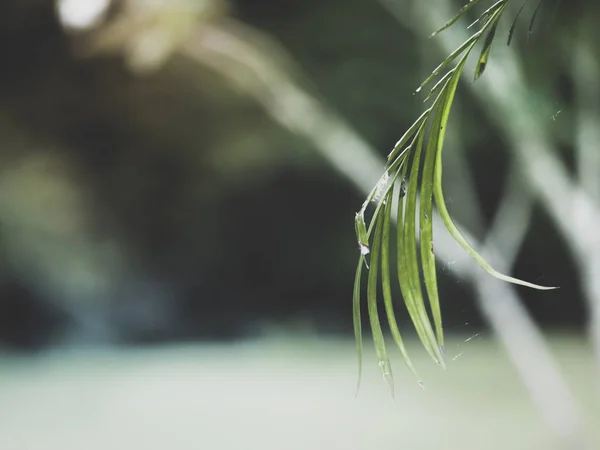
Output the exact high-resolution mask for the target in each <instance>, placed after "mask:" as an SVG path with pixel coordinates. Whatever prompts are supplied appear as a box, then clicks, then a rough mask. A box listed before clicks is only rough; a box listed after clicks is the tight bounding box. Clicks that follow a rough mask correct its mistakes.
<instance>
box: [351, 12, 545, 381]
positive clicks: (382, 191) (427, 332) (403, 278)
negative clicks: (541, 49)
mask: <svg viewBox="0 0 600 450" xmlns="http://www.w3.org/2000/svg"><path fill="white" fill-rule="evenodd" d="M510 1H511V0H499V1H497V2H496V3H494V4H493V5H492V6H490V7H489V8H488V9H487V10H485V11H484V12H483V13H482V14H481V15H480V16H479V18H478V19H477V20H476V21H475V22H474V23H473V24H472V25H476V24H479V25H480V28H479V30H478V31H476V32H475V33H474V34H473V35H472V36H471V37H470V38H469V39H467V40H466V41H465V42H464V43H463V44H461V45H460V46H459V47H458V48H457V49H456V50H455V51H454V52H452V53H451V54H450V55H449V56H448V57H447V58H446V59H445V60H444V61H443V62H442V63H441V64H440V65H438V66H437V67H436V68H435V69H434V70H433V72H432V73H431V74H430V75H429V76H428V77H427V78H426V79H425V81H424V82H423V83H422V84H421V85H420V86H419V88H418V89H417V92H418V91H420V90H421V89H422V88H423V87H425V86H426V85H427V84H428V83H429V82H431V81H432V80H433V79H434V78H435V77H436V76H438V75H440V74H441V73H442V72H443V71H444V69H446V68H448V67H449V66H451V64H452V63H454V62H455V61H457V60H458V62H457V63H456V64H455V66H454V67H452V68H450V69H448V70H447V71H446V73H445V74H443V75H442V76H441V77H440V79H439V80H438V81H437V83H436V84H435V85H434V86H433V87H432V88H431V89H430V91H429V93H428V95H427V96H426V99H425V101H428V100H429V99H430V98H432V97H434V96H435V100H434V101H433V103H432V105H431V106H430V107H429V108H427V109H426V110H425V112H423V114H421V116H419V118H418V119H417V120H416V121H415V122H414V123H413V125H411V127H410V128H409V129H408V130H407V131H406V133H404V135H403V136H402V137H401V138H400V140H399V141H398V142H397V143H396V145H395V146H394V148H393V149H392V151H391V152H390V154H389V155H388V163H387V164H388V166H387V169H386V172H385V173H384V174H383V176H382V177H381V179H380V180H379V182H378V183H377V185H376V186H375V187H374V188H373V190H372V191H371V193H370V194H369V195H368V196H367V198H366V200H365V202H364V203H363V205H362V207H361V209H360V211H359V212H358V213H357V214H356V219H355V227H356V235H357V240H358V244H359V247H360V257H359V261H358V266H357V269H356V278H355V282H354V297H353V310H354V311H353V319H354V333H355V337H356V345H357V353H358V359H359V385H360V374H361V367H362V348H363V347H362V346H363V344H362V324H361V315H360V307H361V280H362V270H363V266H364V267H366V268H367V269H368V271H369V274H368V280H367V310H368V315H369V323H370V327H371V332H372V336H373V342H374V345H375V352H376V355H377V358H378V361H379V367H380V370H381V373H382V375H383V377H384V379H385V380H386V382H387V383H388V384H389V386H390V388H391V389H392V392H393V378H392V369H391V364H390V359H389V355H388V352H387V349H386V345H385V335H384V332H383V329H382V327H381V322H380V318H379V308H378V286H379V279H381V285H382V294H383V302H384V307H385V313H386V316H387V322H388V325H389V328H390V331H391V334H392V337H393V340H394V342H395V344H396V346H397V347H398V349H399V350H400V353H401V355H402V358H403V359H404V361H405V362H406V364H407V366H408V368H409V370H410V371H411V372H412V373H413V374H414V375H415V376H416V377H417V378H418V375H417V372H416V370H415V368H414V366H413V365H412V362H411V360H410V358H409V355H408V353H407V350H406V347H405V345H404V341H403V339H402V336H401V334H400V330H399V328H398V324H397V322H396V313H395V308H394V302H393V298H392V290H391V280H390V248H391V247H392V242H391V236H392V233H391V227H392V212H393V206H392V205H393V204H396V212H397V217H396V220H397V225H396V227H397V232H396V248H395V250H396V259H397V278H398V283H399V285H400V292H401V294H402V297H403V300H404V304H405V306H406V310H407V312H408V315H409V317H410V319H411V321H412V324H413V326H414V328H415V331H416V333H417V335H418V336H419V339H420V340H421V343H422V344H423V346H424V347H425V350H426V351H427V352H428V353H429V354H430V356H431V357H432V359H433V360H434V361H436V362H437V363H438V364H440V365H442V366H443V365H444V360H443V350H444V335H443V326H442V312H441V308H440V301H439V293H438V285H437V273H436V265H435V264H436V262H435V255H434V248H433V224H432V219H433V214H434V202H435V206H436V209H437V211H438V214H439V215H440V217H441V219H442V222H443V223H444V225H445V227H446V229H447V230H448V231H449V232H450V234H451V235H452V237H453V238H454V239H455V240H456V241H457V242H458V243H459V244H460V245H461V246H462V247H463V249H464V250H465V251H466V252H467V253H468V254H469V255H471V256H472V257H473V258H474V259H475V261H476V262H477V263H478V264H479V265H480V266H481V267H482V268H483V269H484V270H486V271H487V272H488V273H489V274H491V275H492V276H494V277H496V278H499V279H501V280H504V281H507V282H510V283H515V284H520V285H522V286H527V287H531V288H535V289H554V288H551V287H545V286H540V285H536V284H533V283H529V282H526V281H522V280H519V279H516V278H513V277H510V276H508V275H504V274H501V273H499V272H497V271H496V270H495V269H494V268H492V267H491V266H490V265H489V264H488V263H487V261H485V259H484V258H483V257H481V255H479V253H477V251H476V250H475V249H474V248H473V247H472V246H471V245H470V244H469V243H468V242H467V240H466V239H465V238H464V236H463V235H462V233H461V232H460V231H459V230H458V228H457V227H456V225H455V224H454V222H453V221H452V219H451V217H450V214H449V213H448V210H447V208H446V204H445V201H444V195H443V191H442V150H443V146H444V138H445V133H446V128H447V126H448V119H449V116H450V110H451V108H452V104H453V102H454V97H455V94H456V90H457V88H458V82H459V79H460V77H461V75H462V72H463V70H464V67H465V63H466V61H467V59H468V57H469V55H470V54H471V51H472V50H473V48H474V47H475V46H476V45H477V44H478V43H479V42H480V40H481V39H482V37H483V36H485V39H483V45H482V49H481V52H480V55H479V59H478V60H477V65H476V68H475V79H477V78H479V77H480V76H481V75H482V73H483V72H484V70H485V68H486V66H487V63H488V59H489V55H490V51H491V47H492V43H493V42H494V38H495V36H496V30H497V27H498V23H499V21H500V18H501V17H502V14H503V13H504V12H505V10H506V7H507V5H508V4H509V3H510ZM524 1H525V2H526V1H527V0H524ZM477 3H479V0H472V1H471V2H470V3H468V4H467V5H466V6H464V7H463V8H462V9H461V10H460V11H459V13H458V14H457V15H456V16H454V17H453V18H452V19H450V20H449V21H448V22H447V23H446V24H445V25H444V26H443V27H442V28H440V29H439V30H438V31H436V32H435V33H434V35H435V34H437V33H439V32H441V31H443V30H445V29H446V28H448V27H450V26H451V25H453V24H454V23H456V22H457V21H458V20H459V19H460V18H461V17H463V16H464V15H465V14H466V13H467V12H468V11H469V10H470V9H471V8H473V7H474V6H475V5H476V4H477ZM540 3H541V2H540ZM538 6H539V5H538ZM521 9H522V8H521ZM521 9H520V10H519V11H518V13H517V17H518V15H519V14H520V12H521ZM538 9H539V8H536V10H535V12H534V17H533V18H532V22H531V23H533V20H534V19H535V15H536V14H537V11H538ZM517 17H516V18H517ZM516 18H515V22H516ZM513 31H514V23H513V25H512V26H511V31H510V32H509V40H510V38H511V37H512V33H513ZM373 202H374V203H375V209H374V211H373V214H372V215H371V218H370V220H369V221H366V220H365V214H366V212H367V209H368V208H369V206H370V205H371V204H372V203H373ZM417 224H418V227H417ZM417 231H418V232H417ZM417 249H418V250H417ZM367 257H369V258H370V262H371V266H370V267H369V266H368V265H367V264H366V262H367V260H366V258H367ZM380 272H381V276H380V275H379V273H380ZM423 284H424V286H425V289H423V288H422V285H423ZM424 291H425V293H426V296H427V300H428V301H427V302H426V301H425V300H426V299H425V295H424Z"/></svg>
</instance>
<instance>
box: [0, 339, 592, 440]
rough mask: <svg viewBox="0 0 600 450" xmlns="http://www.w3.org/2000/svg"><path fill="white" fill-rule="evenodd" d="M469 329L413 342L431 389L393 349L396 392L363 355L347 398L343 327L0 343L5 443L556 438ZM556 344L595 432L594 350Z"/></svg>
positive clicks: (495, 354)
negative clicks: (22, 346)
mask: <svg viewBox="0 0 600 450" xmlns="http://www.w3.org/2000/svg"><path fill="white" fill-rule="evenodd" d="M466 337H468V336H466ZM464 339H465V338H462V339H460V340H459V339H455V340H450V342H449V343H448V345H447V347H446V348H447V349H448V350H447V355H448V370H447V371H443V370H442V369H439V368H438V367H436V366H435V365H434V364H433V363H432V362H430V361H429V360H428V359H427V357H426V355H425V353H424V351H423V350H421V349H420V348H419V347H418V346H416V345H413V346H411V347H412V354H413V355H414V357H415V360H416V363H417V365H418V369H419V370H420V372H421V375H422V376H423V378H424V380H425V383H426V390H425V391H423V390H421V389H420V388H419V387H418V385H417V384H416V383H415V382H414V379H413V378H412V377H411V376H410V374H409V373H408V371H407V370H406V369H405V368H404V365H403V364H402V363H401V362H400V361H396V364H395V365H394V368H395V378H396V400H395V401H392V400H391V398H390V396H389V392H388V390H387V387H386V385H385V384H384V382H383V380H382V379H381V378H380V376H379V374H378V372H377V367H376V363H375V361H374V360H373V359H372V358H371V357H370V356H371V355H368V358H367V360H366V362H365V380H364V383H363V385H362V388H361V392H360V395H359V397H358V398H357V399H355V398H354V390H355V383H356V355H355V352H354V343H353V341H351V340H348V341H334V340H326V339H321V340H318V339H316V338H297V337H284V338H281V339H279V340H276V339H274V338H273V339H266V340H262V341H253V342H244V343H239V344H229V345H197V346H175V347H163V348H160V349H145V350H118V351H114V350H113V351H98V350H95V351H84V350H79V351H78V352H73V351H71V352H59V351H55V352H52V353H46V354H44V355H41V356H36V357H34V358H22V357H21V358H17V357H14V356H7V355H4V356H2V355H0V449H1V450H113V449H114V450H120V449H124V450H125V449H126V450H137V449H143V450H159V449H160V450H185V449H202V450H209V449H210V450H221V449H223V450H230V449H248V450H251V449H261V450H263V449H264V450H271V449H273V450H274V449H278V450H279V449H298V450H300V449H302V450H306V449H344V450H371V449H377V450H387V449H408V450H420V449H423V450H425V449H436V450H438V449H458V450H471V449H472V450H475V449H477V450H481V449H486V450H495V449H503V450H504V449H509V450H521V449H523V450H538V449H539V450H542V449H543V450H546V449H553V448H556V445H554V443H553V442H552V435H551V434H550V433H548V429H547V428H546V426H545V424H544V423H543V422H542V419H541V418H540V416H539V415H538V414H537V412H536V410H535V409H534V407H533V406H532V405H531V404H530V403H529V401H528V397H527V395H526V391H525V389H524V388H523V386H522V385H521V384H520V383H519V380H518V377H517V376H516V373H515V371H514V370H513V369H512V367H511V366H510V364H509V363H508V361H507V360H506V357H505V355H504V354H503V352H502V351H501V349H500V348H499V347H498V345H497V344H496V343H494V342H492V341H491V340H490V339H473V340H470V341H469V342H466V343H465V342H463V341H464ZM457 344H460V345H458V346H457ZM553 347H554V348H555V350H556V354H557V356H558V358H559V360H560V362H561V364H562V365H563V368H564V370H565V373H566V376H567V378H568V379H569V381H570V382H571V384H572V386H573V387H574V390H575V392H576V395H577V397H578V400H579V401H580V402H581V405H582V406H583V408H584V409H585V410H586V413H587V417H586V420H587V425H588V426H589V428H590V430H592V432H594V433H596V436H595V438H596V439H598V442H599V443H600V439H599V438H600V436H599V431H600V403H598V397H597V396H595V395H594V389H597V387H598V386H597V385H596V386H594V384H593V383H594V376H593V364H592V361H591V357H590V355H591V352H590V351H589V350H588V349H587V348H586V347H585V345H583V344H582V342H581V341H577V340H574V339H568V338H564V337H562V338H555V339H554V340H553ZM461 352H463V354H462V356H460V357H459V358H457V359H455V360H454V361H451V359H452V357H453V356H455V355H457V354H459V353H461ZM596 430H598V431H596ZM598 448H600V445H598Z"/></svg>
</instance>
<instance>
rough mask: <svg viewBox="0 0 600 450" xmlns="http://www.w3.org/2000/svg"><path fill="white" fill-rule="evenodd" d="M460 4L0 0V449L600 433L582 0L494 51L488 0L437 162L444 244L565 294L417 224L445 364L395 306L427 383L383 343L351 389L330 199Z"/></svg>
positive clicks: (345, 278)
mask: <svg viewBox="0 0 600 450" xmlns="http://www.w3.org/2000/svg"><path fill="white" fill-rule="evenodd" d="M462 3H464V2H462V1H452V2H447V1H443V0H428V1H427V2H423V1H412V0H411V1H398V0H379V1H372V0H370V1H367V0H346V1H342V0H321V1H312V0H305V1H298V0H289V1H286V2H275V1H269V0H255V1H244V0H231V1H228V2H227V1H225V0H4V1H3V2H2V3H1V4H0V54H1V55H2V71H0V98H1V99H2V101H1V102H0V404H1V405H2V407H1V408H0V448H2V449H6V450H22V449H27V450H29V449H38V448H45V449H55V448H56V449H59V448H60V449H65V450H70V449H76V448H87V449H121V448H138V447H139V448H142V447H143V448H146V449H154V448H156V449H158V448H165V447H167V446H168V447H172V448H190V449H197V448H211V449H254V448H261V449H262V448H265V449H269V448H273V449H274V448H291V449H308V448H314V449H320V448H347V449H371V448H375V447H377V448H380V449H387V448H390V449H391V448H398V446H402V447H403V448H407V449H433V448H449V449H480V448H486V449H496V448H497V449H501V448H502V449H506V448H508V449H549V448H557V449H562V448H565V449H571V448H590V449H592V448H598V447H600V435H599V432H598V427H597V424H598V423H600V383H599V382H598V380H599V379H600V231H599V230H598V226H599V225H598V224H599V223H600V152H599V151H598V143H599V142H600V81H599V80H600V47H599V46H598V44H597V42H600V36H599V32H598V30H597V27H596V24H595V17H598V16H597V14H598V12H599V6H598V4H597V3H596V2H591V1H585V0H578V1H571V2H560V1H558V0H547V1H544V2H542V6H541V9H540V10H539V12H538V13H535V9H536V7H537V2H531V4H527V5H526V7H525V9H524V10H523V12H522V13H521V15H520V21H519V24H518V25H517V28H516V31H515V33H514V37H513V39H512V43H511V46H510V47H507V46H506V45H505V44H506V38H507V37H508V30H509V28H510V26H511V20H512V18H513V17H514V16H515V14H517V12H518V10H519V8H520V6H521V2H518V1H513V2H512V3H511V5H510V6H509V9H508V11H507V13H506V17H505V19H504V21H503V22H502V26H501V28H500V29H499V31H498V34H497V42H496V44H495V46H494V48H493V50H492V56H491V62H490V64H489V66H488V68H487V69H486V72H485V74H484V75H483V77H482V78H481V79H480V80H478V81H477V82H476V83H473V82H472V73H473V72H472V68H473V64H471V65H468V66H467V72H466V73H465V74H464V77H463V78H464V83H462V84H461V85H460V88H459V91H458V94H457V98H456V102H455V105H454V107H453V110H452V118H451V127H450V129H449V130H448V135H447V143H446V149H445V153H444V158H445V166H444V168H445V172H444V176H445V181H444V183H445V184H444V186H445V193H446V198H447V202H448V208H449V210H450V212H451V214H452V215H453V217H454V218H455V219H456V221H457V223H458V224H459V225H460V227H461V229H463V230H465V232H466V233H467V234H468V235H469V239H470V240H471V241H472V242H473V243H474V244H476V247H477V248H479V249H482V251H483V253H484V255H485V256H487V257H488V258H490V260H491V262H493V263H494V264H495V265H496V266H497V267H498V268H499V269H502V270H503V271H505V272H508V273H510V274H511V275H514V276H516V277H519V278H523V279H525V280H528V281H531V282H534V283H539V284H546V285H552V286H560V289H558V290H554V291H544V292H540V291H533V290H528V289H524V288H513V287H511V286H507V285H505V284H502V283H497V282H496V281H495V280H493V279H491V278H490V277H489V276H488V275H486V274H485V273H484V272H483V271H482V270H480V269H478V268H476V267H474V266H473V264H472V263H471V261H470V260H469V258H468V257H467V256H466V255H465V254H464V252H463V251H462V250H461V249H460V248H459V247H458V246H457V245H456V244H455V243H454V242H453V241H452V239H451V238H450V237H449V236H448V235H447V233H446V232H445V230H444V229H443V226H441V225H439V224H438V226H437V228H436V230H437V231H436V234H437V235H436V251H437V256H438V272H439V285H440V295H441V301H442V309H443V314H444V320H445V331H446V333H447V335H448V339H449V342H448V344H447V346H446V354H447V366H448V367H447V370H445V371H444V370H442V369H440V368H439V367H435V366H434V364H433V363H432V362H431V361H429V360H428V359H427V356H426V354H425V352H424V351H423V350H422V349H421V348H420V347H419V343H418V342H416V341H415V340H414V334H413V333H412V330H411V324H410V321H409V320H408V319H407V317H405V316H406V314H404V312H403V310H402V307H401V306H399V312H398V320H399V323H400V324H401V325H403V327H402V330H404V335H405V336H406V338H407V339H408V341H409V350H410V351H411V354H412V355H413V357H414V359H415V363H416V365H417V369H418V370H419V372H420V375H421V376H422V378H423V380H424V383H425V386H426V390H422V389H421V388H420V387H419V385H418V384H417V383H416V382H415V380H414V378H413V377H411V375H410V373H409V372H408V370H406V369H405V367H404V365H403V363H402V361H401V359H400V357H399V355H398V357H397V358H396V364H395V366H394V368H395V379H396V396H395V398H396V400H395V401H392V400H391V398H390V395H389V392H388V390H387V388H386V386H385V383H384V382H383V380H381V378H380V376H379V375H378V367H377V365H376V359H375V358H374V357H373V356H372V354H371V353H370V344H369V343H367V344H366V347H367V348H368V351H367V354H366V355H365V363H364V372H365V375H364V380H363V382H362V387H361V390H360V393H359V396H358V398H357V399H355V398H354V393H355V388H356V377H357V368H356V354H355V350H354V348H355V347H354V338H353V335H352V311H351V296H352V286H353V277H354V271H355V268H356V262H357V258H358V254H359V252H358V246H357V243H356V239H355V236H354V226H353V219H354V214H355V212H356V211H357V210H358V209H359V208H360V205H361V204H362V201H363V199H364V198H365V196H366V194H367V193H368V191H369V190H370V189H371V188H372V187H373V186H374V185H375V183H376V181H377V179H378V178H379V176H380V175H381V174H382V173H383V170H384V162H385V157H386V155H387V154H388V153H389V151H390V150H391V149H392V148H393V146H394V144H395V142H396V141H397V140H398V139H399V138H400V136H401V135H402V134H403V133H404V131H405V130H406V129H407V128H408V127H409V126H410V125H411V124H412V123H413V121H414V120H415V119H416V118H417V117H418V116H419V115H420V113H421V112H422V111H423V103H422V101H423V99H424V96H422V95H413V93H414V92H415V89H416V87H417V86H419V84H420V82H421V81H422V80H423V79H424V78H425V77H426V76H427V75H428V73H430V72H431V71H432V70H433V68H435V67H436V66H437V64H438V63H439V62H440V61H442V60H443V59H444V58H445V55H447V54H449V53H450V52H451V51H453V50H454V49H455V48H456V47H458V45H460V43H461V42H462V41H464V40H465V39H466V38H467V37H468V34H467V33H468V31H467V30H466V26H467V25H468V24H469V23H470V22H469V21H468V20H465V21H460V22H459V23H458V24H457V25H456V26H455V27H452V28H450V29H449V30H446V31H445V32H444V33H443V34H441V35H439V36H437V37H435V38H433V39H428V38H427V37H428V36H429V34H430V33H431V32H432V31H434V30H435V29H437V28H439V27H440V26H441V25H442V24H443V23H444V22H445V21H446V20H448V19H449V18H450V17H452V15H453V14H454V13H455V12H456V11H458V10H459V9H460V7H461V6H462ZM481 3H482V4H481V5H479V6H477V7H475V8H474V9H473V11H475V12H473V14H471V15H469V17H468V19H475V18H476V17H477V16H478V14H480V13H481V12H482V11H484V10H485V8H487V7H489V6H490V5H491V2H489V4H488V2H481ZM534 14H535V15H536V19H535V22H534V24H533V26H532V27H530V26H529V25H528V24H529V20H530V18H531V17H532V15H534ZM528 28H530V29H529V30H528ZM398 300H399V301H398V304H399V305H401V301H400V299H398ZM390 347H391V346H390ZM594 424H596V426H594ZM596 446H598V447H596Z"/></svg>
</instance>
